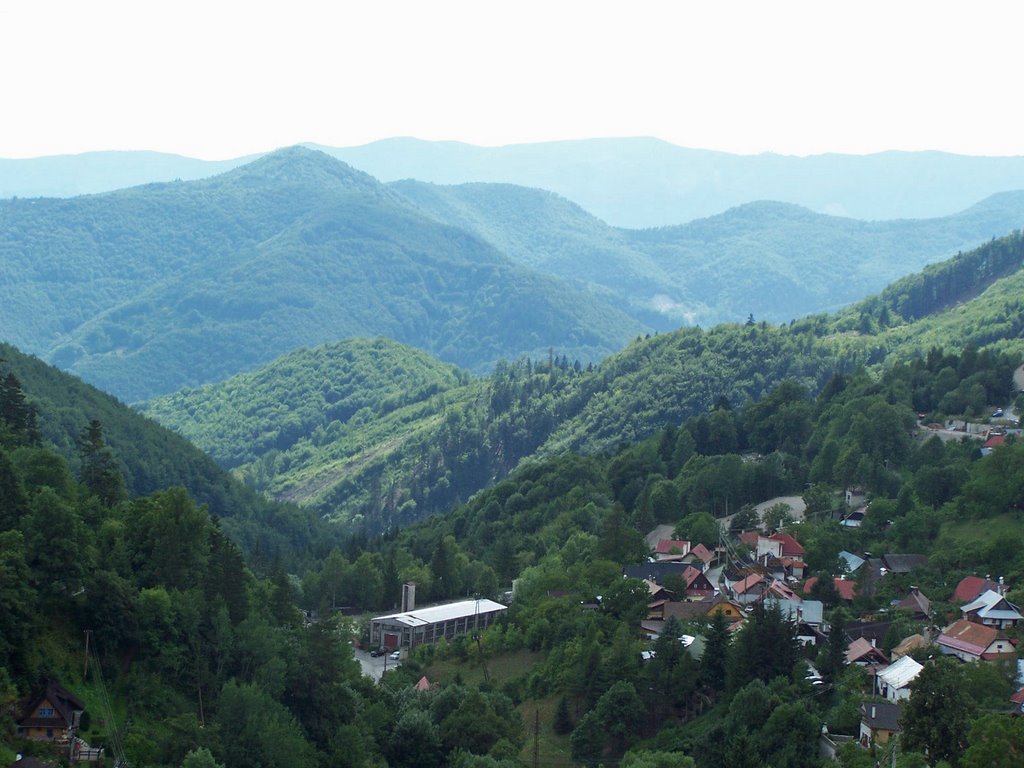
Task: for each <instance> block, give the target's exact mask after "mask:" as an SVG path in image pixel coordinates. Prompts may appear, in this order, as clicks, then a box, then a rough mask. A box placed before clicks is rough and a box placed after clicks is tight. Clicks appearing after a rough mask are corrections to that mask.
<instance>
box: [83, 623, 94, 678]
mask: <svg viewBox="0 0 1024 768" xmlns="http://www.w3.org/2000/svg"><path fill="white" fill-rule="evenodd" d="M90 632H92V630H91V629H87V630H85V668H84V669H83V670H82V682H85V681H86V680H88V679H89V633H90Z"/></svg>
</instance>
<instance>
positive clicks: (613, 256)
mask: <svg viewBox="0 0 1024 768" xmlns="http://www.w3.org/2000/svg"><path fill="white" fill-rule="evenodd" d="M389 186H390V187H391V188H392V189H394V190H395V191H397V192H400V193H401V194H402V195H404V196H405V197H407V198H409V199H410V200H412V201H414V202H415V203H416V204H417V205H418V206H419V207H420V208H421V209H422V210H423V211H425V212H427V213H429V214H430V215H432V216H434V217H435V218H437V219H438V220H439V221H443V222H446V223H449V224H453V225H455V226H459V227H461V228H464V229H467V230H470V231H472V232H475V233H477V234H478V235H480V237H482V238H484V239H485V240H487V241H488V242H490V243H492V244H493V245H495V247H497V248H498V249H500V250H501V251H502V252H504V253H506V254H508V255H509V256H511V257H512V258H514V259H516V260H518V261H520V262H521V263H523V264H526V265H528V266H530V267H533V268H536V269H539V270H543V271H545V272H548V273H550V274H552V275H555V276H557V277H560V278H563V279H566V280H570V281H575V282H578V283H582V284H584V285H588V286H590V287H592V288H596V289H597V290H598V291H599V292H600V293H602V294H603V295H607V296H613V297H615V299H616V300H617V302H618V303H619V306H622V307H623V308H625V309H627V310H628V311H629V312H631V313H632V314H633V315H634V316H636V317H637V318H638V319H641V320H643V321H644V322H646V323H648V324H649V325H651V326H652V327H655V328H658V329H659V330H671V329H673V328H676V327H678V326H679V325H681V324H683V323H689V324H694V323H696V324H699V325H702V326H705V327H706V326H708V325H711V324H714V323H718V322H740V321H743V320H745V319H746V318H747V316H748V315H749V314H751V313H752V314H753V315H754V316H755V317H756V318H758V319H763V320H768V321H769V322H788V321H789V320H792V319H794V318H798V317H803V316H804V315H807V314H811V313H815V312H822V311H832V310H835V309H837V308H839V307H841V306H843V305H845V304H849V303H851V302H854V301H858V300H860V299H862V298H864V297H865V296H868V295H870V294H872V293H875V292H877V291H880V290H882V289H883V288H885V286H887V285H888V284H889V283H891V282H893V281H894V280H896V279H898V278H901V277H903V276H905V275H908V274H911V273H914V272H917V271H918V270H920V269H922V268H923V267H924V266H926V265H927V264H932V263H935V262H938V261H941V260H943V259H946V258H949V257H950V256H952V255H954V254H955V253H956V252H957V251H959V250H966V249H969V248H973V247H976V246H978V245H980V244H982V243H984V242H986V241H987V240H989V239H991V238H992V237H995V236H1000V235H1003V234H1005V233H1006V232H1009V231H1011V230H1013V229H1016V228H1019V227H1020V226H1021V225H1022V224H1024V192H1008V193H1002V194H998V195H994V196H992V197H990V198H988V199H986V200H983V201H982V202H980V203H978V204H976V205H974V206H972V207H971V208H969V209H967V210H965V211H962V212H960V213H957V214H954V215H950V216H945V217H942V218H935V219H904V220H888V221H860V220H856V219H849V218H840V217H836V216H827V215H824V214H820V213H814V212H812V211H810V210H808V209H806V208H801V207H799V206H796V205H791V204H785V203H776V202H765V201H762V202H755V203H750V204H746V205H743V206H740V207H737V208H734V209H731V210H728V211H726V212H725V213H722V214H720V215H717V216H712V217H710V218H707V219H700V220H697V221H693V222H690V223H689V224H687V225H685V226H677V227H665V228H661V229H653V230H624V229H616V228H613V227H610V226H608V225H606V224H605V223H604V222H602V221H600V220H599V219H596V218H594V217H593V216H591V215H590V214H588V213H587V212H586V211H584V210H583V209H582V208H580V207H579V206H577V205H575V204H574V203H572V202H569V201H568V200H566V199H564V198H561V197H559V196H558V195H555V194H552V193H548V192H543V191H541V190H537V189H527V188H525V187H516V186H512V185H504V184H462V185H458V186H450V187H444V186H438V185H433V184H424V183H420V182H414V181H400V182H395V183H393V184H391V185H389Z"/></svg>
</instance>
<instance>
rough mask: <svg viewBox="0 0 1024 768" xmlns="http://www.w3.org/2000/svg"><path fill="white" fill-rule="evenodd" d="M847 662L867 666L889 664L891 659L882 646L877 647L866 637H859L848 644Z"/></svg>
mask: <svg viewBox="0 0 1024 768" xmlns="http://www.w3.org/2000/svg"><path fill="white" fill-rule="evenodd" d="M846 663H847V664H857V665H859V666H862V667H867V666H874V665H878V664H888V663H889V660H888V659H887V658H886V657H885V654H884V653H882V649H881V648H876V647H875V646H873V645H872V644H871V641H870V640H867V639H866V638H863V637H858V638H857V639H856V640H854V641H853V642H852V643H850V644H849V645H848V646H846Z"/></svg>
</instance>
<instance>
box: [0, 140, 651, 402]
mask: <svg viewBox="0 0 1024 768" xmlns="http://www.w3.org/2000/svg"><path fill="white" fill-rule="evenodd" d="M0 261H2V263H3V264H4V268H5V275H4V276H5V278H6V279H5V282H4V283H3V285H0V328H3V329H4V335H5V337H6V339H7V340H8V341H11V342H13V343H15V344H17V345H18V346H20V347H21V348H23V349H25V350H27V351H29V352H32V353H35V354H39V355H41V356H43V357H45V358H46V359H48V360H50V361H52V362H54V363H55V364H57V365H59V366H60V367H63V368H66V369H68V370H70V371H72V372H74V373H76V374H77V375H80V376H82V377H83V378H84V379H86V380H87V381H90V382H91V383H94V384H96V385H98V386H100V387H102V388H103V389H105V390H107V391H109V392H113V393H115V394H117V395H118V396H119V397H122V398H124V399H126V400H129V401H131V400H139V399H144V398H147V397H151V396H153V395H155V394H159V393H162V392H168V391H173V390H175V389H178V388H180V387H182V386H195V385H198V384H202V383H205V382H208V381H212V380H216V379H220V378H225V377H227V376H230V375H232V374H234V373H237V372H238V371H240V370H245V369H247V368H252V367H254V366H255V365H258V364H260V363H263V362H266V361H269V360H270V359H272V358H273V357H275V356H277V355H280V354H283V353H285V352H287V351H289V350H292V349H295V348H297V347H300V346H304V345H312V344H321V343H324V342H328V341H334V340H337V339H341V338H345V337H349V336H367V335H371V336H376V335H381V334H383V335H387V336H389V337H392V338H395V339H398V340H400V341H404V342H406V343H409V344H412V345H414V346H418V347H420V348H423V349H426V350H429V351H431V352H432V353H433V354H435V355H437V356H438V357H440V358H442V359H445V360H447V361H449V362H454V363H457V364H459V365H460V366H463V367H466V368H470V369H476V370H484V369H486V368H487V367H488V366H490V365H493V363H494V362H495V361H496V360H498V359H500V358H514V357H517V356H519V355H521V354H526V353H530V354H538V355H539V354H543V353H544V352H545V351H546V350H548V349H549V348H551V347H555V348H557V349H559V350H560V351H561V352H563V353H568V354H571V355H572V356H573V357H579V358H581V359H584V360H587V359H599V358H600V357H602V356H604V355H606V354H608V353H610V352H612V351H614V350H616V349H619V348H621V346H622V345H623V344H624V343H625V342H626V341H627V340H628V339H629V338H632V337H634V336H636V335H637V334H638V333H644V332H646V330H647V327H646V326H644V325H643V324H641V323H639V322H637V321H636V320H634V319H632V318H630V317H629V316H627V315H626V314H625V313H623V312H621V311H619V310H617V309H615V308H613V307H611V306H609V305H607V304H605V303H603V302H601V301H600V300H599V299H596V298H593V297H592V296H589V295H587V294H585V293H582V292H580V291H578V290H574V289H571V288H569V287H568V286H566V285H565V284H564V283H563V282H561V281H558V280H555V279H554V278H551V277H547V276H544V275H541V274H538V273H536V272H533V271H531V270H528V269H526V268H524V267H521V266H519V265H516V264H515V263H513V262H512V261H511V260H509V259H508V258H507V257H506V256H505V255H503V254H502V253H500V252H499V251H497V250H496V249H495V248H493V247H492V246H490V245H489V244H487V243H485V242H484V241H482V240H481V239H479V238H478V237H477V236H475V235H473V234H471V233H469V232H466V231H465V230H462V229H458V228H456V227H452V226H450V225H445V224H441V223H439V222H437V221H436V220H434V219H432V218H429V217H427V216H425V215H423V214H422V213H421V212H419V211H418V210H416V209H415V208H414V207H412V206H411V205H410V204H409V203H408V201H407V200H405V198H403V197H401V196H400V195H398V194H397V193H395V192H393V191H392V190H390V189H389V188H388V187H386V186H384V185H382V184H380V183H379V182H377V181H376V180H375V179H373V178H372V177H370V176H369V175H367V174H365V173H363V172H361V171H357V170H355V169H353V168H351V167H350V166H348V165H346V164H344V163H342V162H340V161H338V160H336V159H334V158H331V157H328V156H327V155H325V154H323V153H320V152H316V151H313V150H309V149H303V148H292V149H288V150H281V151H279V152H275V153H273V154H271V155H267V156H264V157H262V158H260V159H259V160H256V161H254V162H252V163H249V164H247V165H245V166H242V167H240V168H236V169H234V170H232V171H229V172H228V173H225V174H222V175H220V176H215V177H212V178H209V179H203V180H199V181H191V182H172V183H166V184H152V185H146V186H142V187H136V188H133V189H129V190H121V191H117V192H111V193H107V194H103V195H91V196H84V197H78V198H72V199H38V200H35V199H32V200H29V199H19V200H12V201H4V202H0Z"/></svg>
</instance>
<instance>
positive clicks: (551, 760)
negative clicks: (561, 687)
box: [518, 694, 575, 766]
mask: <svg viewBox="0 0 1024 768" xmlns="http://www.w3.org/2000/svg"><path fill="white" fill-rule="evenodd" d="M560 698H561V695H560V694H554V695H552V696H548V697H546V698H544V699H540V700H533V701H524V702H523V703H522V704H520V705H519V707H518V710H519V714H520V715H522V718H523V731H524V733H525V734H526V743H525V744H524V745H523V750H522V752H520V753H519V759H520V761H522V763H523V764H524V765H533V753H534V729H535V727H536V725H537V721H538V720H539V721H540V728H539V730H538V731H537V736H536V747H537V756H538V758H539V763H540V765H551V766H560V765H564V766H571V765H575V763H573V761H572V756H571V755H572V751H571V748H570V746H569V737H568V736H559V735H558V734H557V733H555V731H554V728H553V725H554V722H555V711H556V710H557V709H558V701H559V699H560ZM538 714H539V718H538Z"/></svg>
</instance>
